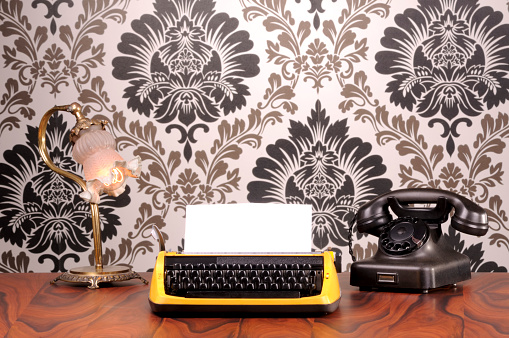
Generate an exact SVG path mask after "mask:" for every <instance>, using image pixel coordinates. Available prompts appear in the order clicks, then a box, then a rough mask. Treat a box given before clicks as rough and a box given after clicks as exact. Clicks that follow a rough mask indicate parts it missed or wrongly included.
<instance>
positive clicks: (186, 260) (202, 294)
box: [165, 255, 323, 298]
mask: <svg viewBox="0 0 509 338" xmlns="http://www.w3.org/2000/svg"><path fill="white" fill-rule="evenodd" d="M165 274H166V285H165V291H166V294H168V295H172V296H178V297H188V298H191V297H193V298H300V297H309V296H314V295H317V294H320V292H321V289H322V279H323V258H322V257H320V256H298V255H294V256H257V255H251V256H247V255H246V256H241V255H235V256H233V255H232V256H207V255H203V256H192V255H187V256H180V257H179V256H166V257H165Z"/></svg>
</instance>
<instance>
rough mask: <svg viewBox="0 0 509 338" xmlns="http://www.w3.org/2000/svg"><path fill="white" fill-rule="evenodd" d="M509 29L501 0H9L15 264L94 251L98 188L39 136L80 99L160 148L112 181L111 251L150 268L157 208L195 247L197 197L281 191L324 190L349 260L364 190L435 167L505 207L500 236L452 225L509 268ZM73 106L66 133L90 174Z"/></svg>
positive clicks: (232, 198)
mask: <svg viewBox="0 0 509 338" xmlns="http://www.w3.org/2000/svg"><path fill="white" fill-rule="evenodd" d="M508 29H509V4H508V3H507V2H503V1H500V2H497V3H496V4H495V3H494V2H493V1H489V0H426V1H424V0H410V1H405V2H399V1H391V0H343V1H334V0H333V1H330V0H307V1H302V0H299V1H284V0H270V1H266V0H238V1H217V0H215V1H213V0H173V1H170V0H151V1H140V0H83V1H77V0H67V1H60V0H49V1H39V0H31V1H21V0H0V34H1V36H2V42H1V44H2V48H1V52H0V58H1V59H2V66H1V67H2V79H3V81H2V82H3V85H0V139H1V140H2V141H1V142H0V242H1V243H2V246H1V247H2V249H0V272H30V271H34V272H47V271H54V272H58V271H66V270H67V269H69V268H71V267H73V266H83V265H89V264H93V259H94V257H93V252H92V250H93V241H92V229H91V220H90V208H89V207H88V205H87V204H86V203H85V202H84V201H82V200H81V199H80V198H79V197H78V193H79V189H80V188H79V186H77V185H76V184H75V183H74V182H72V181H69V180H67V179H65V178H63V177H61V176H59V175H57V174H56V173H54V172H52V171H51V170H50V169H49V168H48V167H47V166H46V165H45V164H44V162H43V161H42V159H41V157H40V155H39V153H38V149H37V132H38V125H39V122H40V119H41V118H42V116H43V114H44V113H45V112H46V111H47V110H48V109H50V108H52V107H53V106H55V105H64V104H70V103H71V102H74V101H76V102H80V103H81V104H82V105H83V111H84V113H85V114H86V115H87V116H88V117H94V118H97V119H104V120H107V121H108V122H109V124H108V130H109V131H111V132H112V133H113V135H114V136H115V138H116V139H117V149H118V151H119V152H120V153H121V154H122V155H123V156H124V157H125V158H130V157H131V156H134V155H138V156H140V157H141V158H142V160H143V169H142V174H141V176H140V177H139V178H138V179H130V180H129V181H128V183H127V190H126V192H125V193H124V194H122V195H121V196H119V197H116V198H113V197H107V196H105V197H102V199H101V200H102V202H101V204H100V206H99V211H100V217H101V223H102V225H101V227H102V238H101V239H102V242H103V262H104V263H105V264H120V265H127V266H130V267H132V268H133V269H135V270H137V271H150V270H151V269H152V268H153V263H154V258H155V256H156V254H157V252H156V251H157V248H158V245H157V243H156V242H155V240H153V239H152V238H151V236H150V232H151V229H152V226H156V227H158V228H159V229H160V230H161V232H162V233H163V237H164V238H165V240H166V241H167V244H166V248H167V249H172V250H181V249H185V208H186V206H187V205H190V204H212V203H245V202H267V203H305V204H311V205H312V207H313V217H312V220H313V222H312V224H311V225H310V232H311V235H312V243H311V248H310V249H311V250H323V249H326V248H329V247H331V248H332V249H333V250H334V251H336V252H338V253H341V254H342V260H343V267H344V269H348V268H349V263H350V262H351V257H350V255H349V250H348V245H349V243H348V241H349V239H348V224H349V221H350V220H351V219H352V217H353V215H354V214H355V212H356V210H357V209H358V208H359V207H360V206H361V205H362V204H364V203H365V202H367V201H369V200H371V199H372V198H374V197H376V196H377V195H379V194H382V193H385V192H387V191H390V190H392V189H399V188H409V187H422V188H426V187H429V188H440V189H444V190H450V191H454V192H456V193H458V194H461V195H463V196H465V197H468V198H470V199H472V200H473V201H475V202H476V203H478V204H480V205H481V206H482V207H484V208H485V210H486V211H487V213H488V216H489V225H490V230H489V231H488V234H487V235H486V236H483V237H474V236H469V235H466V234H463V233H460V232H457V231H455V230H454V229H452V228H450V227H448V226H447V225H443V228H444V233H445V234H446V237H447V239H448V241H449V243H450V244H451V245H452V246H453V247H454V248H455V249H456V250H458V251H460V252H463V253H465V254H467V255H468V256H469V257H470V259H471V263H472V270H473V271H507V268H508V264H507V257H508V256H509V226H508V225H507V222H508V218H507V213H506V210H505V209H506V208H507V203H504V202H505V198H509V193H507V189H505V184H506V181H507V174H506V171H507V170H506V167H507V166H508V165H509V163H508V160H507V158H508V157H507V156H505V152H506V151H507V150H506V145H507V137H508V135H509V115H508V108H509V102H508V99H509V89H508V88H509V41H508V37H507V34H506V31H508ZM67 115H68V114H67ZM67 115H66V114H65V112H62V113H59V114H56V115H55V116H53V117H52V118H51V120H50V122H49V126H48V130H47V146H48V150H49V152H50V156H51V158H52V160H53V161H54V162H55V163H56V164H57V165H58V166H59V167H60V168H62V169H64V170H66V171H69V172H72V173H75V174H77V175H82V168H81V167H80V165H78V164H77V163H75V161H73V159H72V157H71V150H72V145H71V144H70V143H69V140H68V133H69V132H70V129H71V128H72V126H73V125H74V121H73V120H74V118H73V117H72V116H67ZM239 226H242V224H241V223H239ZM354 234H355V236H353V243H352V249H353V254H354V255H355V256H356V257H357V258H359V259H362V258H365V257H369V256H371V255H373V254H374V253H375V252H376V250H377V238H375V237H373V236H366V235H364V234H359V233H357V232H355V229H354ZM270 235H271V234H270V233H268V234H267V236H270Z"/></svg>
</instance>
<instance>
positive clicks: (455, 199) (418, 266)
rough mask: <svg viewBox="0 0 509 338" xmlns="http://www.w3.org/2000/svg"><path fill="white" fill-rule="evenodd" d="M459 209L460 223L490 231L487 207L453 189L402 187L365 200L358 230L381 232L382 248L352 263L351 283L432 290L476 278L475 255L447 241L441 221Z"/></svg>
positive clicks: (465, 228)
mask: <svg viewBox="0 0 509 338" xmlns="http://www.w3.org/2000/svg"><path fill="white" fill-rule="evenodd" d="M415 204H418V205H429V204H432V205H433V206H429V207H428V206H414V205H415ZM453 209H454V213H453V216H452V217H451V220H450V224H451V226H452V227H453V228H454V229H456V230H458V231H461V232H463V233H466V234H470V235H475V236H482V235H485V234H486V233H487V231H488V216H487V214H486V211H485V210H484V209H483V208H482V207H480V206H478V205H477V204H475V203H474V202H472V201H471V200H469V199H467V198H465V197H462V196H460V195H458V194H455V193H452V192H449V191H444V190H439V189H419V188H415V189H402V190H396V191H393V192H389V193H386V194H384V195H381V196H379V197H377V198H375V199H373V200H371V201H370V202H368V203H366V204H364V205H363V206H362V207H361V208H359V210H358V212H357V215H356V219H355V221H356V222H357V230H358V231H359V232H361V233H368V234H371V235H374V236H377V237H379V241H378V252H377V253H376V254H375V255H374V256H373V257H371V258H368V259H365V260H362V261H357V262H354V263H352V267H351V275H350V284H351V285H354V286H359V287H361V288H381V289H383V288H402V289H419V290H422V291H424V292H427V291H428V290H429V289H433V288H437V287H440V286H444V285H449V284H456V283H457V282H460V281H463V280H467V279H470V277H471V273H470V259H469V258H468V257H467V256H465V255H463V254H461V253H458V252H456V251H455V250H454V249H453V248H451V247H450V246H449V245H448V244H447V243H446V240H445V238H444V237H443V235H442V229H441V227H440V226H441V224H442V223H444V222H446V221H447V220H448V218H449V214H450V213H451V211H452V210H453ZM390 211H392V212H393V213H394V214H395V215H396V216H397V218H396V219H393V217H392V214H391V212H390Z"/></svg>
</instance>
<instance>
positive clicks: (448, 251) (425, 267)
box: [350, 239, 471, 293]
mask: <svg viewBox="0 0 509 338" xmlns="http://www.w3.org/2000/svg"><path fill="white" fill-rule="evenodd" d="M442 240H443V239H441V240H440V241H439V243H433V242H432V241H428V243H426V244H425V246H424V247H422V248H421V249H420V250H418V251H416V252H413V253H411V254H409V255H405V256H399V257H395V256H391V255H388V254H385V253H383V252H380V251H378V252H377V253H376V254H375V255H374V256H373V257H371V258H368V259H364V260H360V261H357V262H354V263H352V267H351V274H350V285H352V286H358V287H360V288H361V289H365V288H372V289H377V290H380V291H384V290H387V289H389V290H393V289H405V290H414V291H417V292H423V291H424V290H431V289H436V288H439V287H443V286H448V285H454V284H456V283H458V282H462V281H465V280H468V279H470V278H471V272H470V269H471V268H470V259H469V258H468V257H467V256H466V255H464V254H461V253H459V252H456V251H455V250H454V249H452V248H450V247H447V246H444V245H440V244H444V243H443V242H442ZM441 242H442V243H441ZM424 293H426V292H425V291H424Z"/></svg>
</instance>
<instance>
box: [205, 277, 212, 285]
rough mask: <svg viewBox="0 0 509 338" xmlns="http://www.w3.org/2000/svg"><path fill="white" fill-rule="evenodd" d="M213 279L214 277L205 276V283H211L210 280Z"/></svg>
mask: <svg viewBox="0 0 509 338" xmlns="http://www.w3.org/2000/svg"><path fill="white" fill-rule="evenodd" d="M213 281H214V278H212V277H210V276H209V277H205V283H207V285H211V284H212V282H213Z"/></svg>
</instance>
